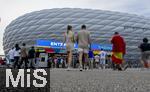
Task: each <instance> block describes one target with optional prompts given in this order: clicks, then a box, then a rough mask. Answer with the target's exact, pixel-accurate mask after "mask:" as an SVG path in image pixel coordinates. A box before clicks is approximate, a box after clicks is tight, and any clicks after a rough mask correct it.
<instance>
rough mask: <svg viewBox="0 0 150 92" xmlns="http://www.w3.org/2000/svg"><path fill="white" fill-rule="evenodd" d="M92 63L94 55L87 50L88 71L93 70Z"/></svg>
mask: <svg viewBox="0 0 150 92" xmlns="http://www.w3.org/2000/svg"><path fill="white" fill-rule="evenodd" d="M93 62H94V53H93V51H92V50H89V69H91V70H92V69H93Z"/></svg>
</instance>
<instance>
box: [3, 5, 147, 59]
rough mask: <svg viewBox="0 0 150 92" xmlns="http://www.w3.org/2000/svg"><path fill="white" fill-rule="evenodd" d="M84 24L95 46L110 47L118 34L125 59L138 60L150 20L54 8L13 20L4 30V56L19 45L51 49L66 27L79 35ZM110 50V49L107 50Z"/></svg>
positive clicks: (101, 12)
mask: <svg viewBox="0 0 150 92" xmlns="http://www.w3.org/2000/svg"><path fill="white" fill-rule="evenodd" d="M82 24H85V25H86V26H87V29H88V30H89V31H90V33H91V37H92V43H93V44H100V45H101V46H103V48H106V49H107V47H108V48H109V46H110V42H109V39H110V38H111V37H112V35H113V33H114V32H119V33H120V34H121V35H122V36H123V37H124V38H125V41H126V45H127V55H126V57H125V58H126V60H128V61H137V60H139V55H140V50H139V49H138V45H139V44H140V43H141V42H142V39H143V37H148V38H149V35H150V19H147V18H145V17H144V16H138V15H135V14H128V13H120V12H112V11H104V10H93V9H80V8H54V9H45V10H40V11H35V12H31V13H28V14H25V15H23V16H20V17H18V18H17V19H15V20H13V21H12V22H11V23H10V24H9V25H8V26H7V27H6V29H5V32H4V38H3V46H4V52H5V54H6V53H7V52H8V50H9V49H10V48H12V47H13V46H14V44H16V43H19V44H21V43H26V44H27V46H28V47H30V46H33V45H34V46H39V47H50V46H49V43H50V42H51V40H56V41H58V42H62V41H63V38H64V35H63V34H64V32H66V27H67V25H72V26H73V31H74V32H78V31H79V30H80V28H81V25H82ZM107 50H108V49H107Z"/></svg>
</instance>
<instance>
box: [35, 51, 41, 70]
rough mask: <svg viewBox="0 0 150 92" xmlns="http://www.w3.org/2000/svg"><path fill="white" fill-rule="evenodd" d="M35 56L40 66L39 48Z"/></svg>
mask: <svg viewBox="0 0 150 92" xmlns="http://www.w3.org/2000/svg"><path fill="white" fill-rule="evenodd" d="M35 58H36V67H37V68H38V67H40V65H39V63H40V51H39V49H37V50H36V52H35Z"/></svg>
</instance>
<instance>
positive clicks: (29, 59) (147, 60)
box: [8, 25, 150, 71]
mask: <svg viewBox="0 0 150 92" xmlns="http://www.w3.org/2000/svg"><path fill="white" fill-rule="evenodd" d="M64 39H65V40H64V42H63V44H64V43H66V51H67V57H49V58H48V66H49V67H50V68H52V67H59V66H60V65H61V66H62V67H64V68H66V67H67V70H68V71H69V70H71V68H72V67H76V64H78V67H79V70H80V71H83V69H93V68H94V67H98V68H99V67H100V68H101V69H105V68H106V67H108V65H109V66H110V67H111V68H112V69H114V70H120V71H122V70H126V69H127V67H128V65H127V64H125V63H126V62H125V60H124V56H125V54H126V42H125V40H124V38H123V37H122V36H121V35H120V34H119V33H118V32H115V33H114V35H113V36H112V38H111V39H110V43H111V44H112V51H111V54H109V55H108V53H107V52H106V51H104V50H103V49H101V52H100V53H99V54H97V55H94V54H93V50H92V49H91V43H92V40H91V36H90V32H89V31H88V30H87V28H86V25H82V26H81V30H80V31H79V32H78V33H77V35H75V33H74V32H73V28H72V26H71V25H68V26H67V31H66V33H65V35H64ZM75 43H77V44H78V53H77V54H76V55H73V50H74V44H75ZM139 48H140V49H141V61H142V64H143V66H144V67H145V68H150V44H149V43H148V39H147V38H144V39H143V43H142V44H141V45H140V46H139ZM8 56H9V60H10V62H11V63H13V64H12V65H13V68H16V67H17V68H21V67H22V64H24V66H25V68H29V67H30V68H35V67H38V66H39V61H40V52H39V49H37V50H36V51H35V48H34V46H32V47H31V48H30V49H29V50H27V48H26V44H25V43H23V44H22V47H21V48H20V47H19V45H18V44H16V45H15V46H14V47H13V48H12V49H11V50H10V51H9V52H8ZM75 56H76V57H75ZM106 57H107V58H106ZM108 61H109V62H108ZM110 62H111V63H110Z"/></svg>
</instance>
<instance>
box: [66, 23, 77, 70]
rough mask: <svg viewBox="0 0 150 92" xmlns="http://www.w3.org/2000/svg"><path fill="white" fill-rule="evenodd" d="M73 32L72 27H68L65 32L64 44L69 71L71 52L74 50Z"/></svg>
mask: <svg viewBox="0 0 150 92" xmlns="http://www.w3.org/2000/svg"><path fill="white" fill-rule="evenodd" d="M74 42H75V39H74V32H73V31H72V26H70V25H68V27H67V32H66V33H65V40H64V43H66V49H67V55H68V56H67V60H68V61H67V63H68V68H67V70H70V68H71V63H72V51H73V50H74Z"/></svg>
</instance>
